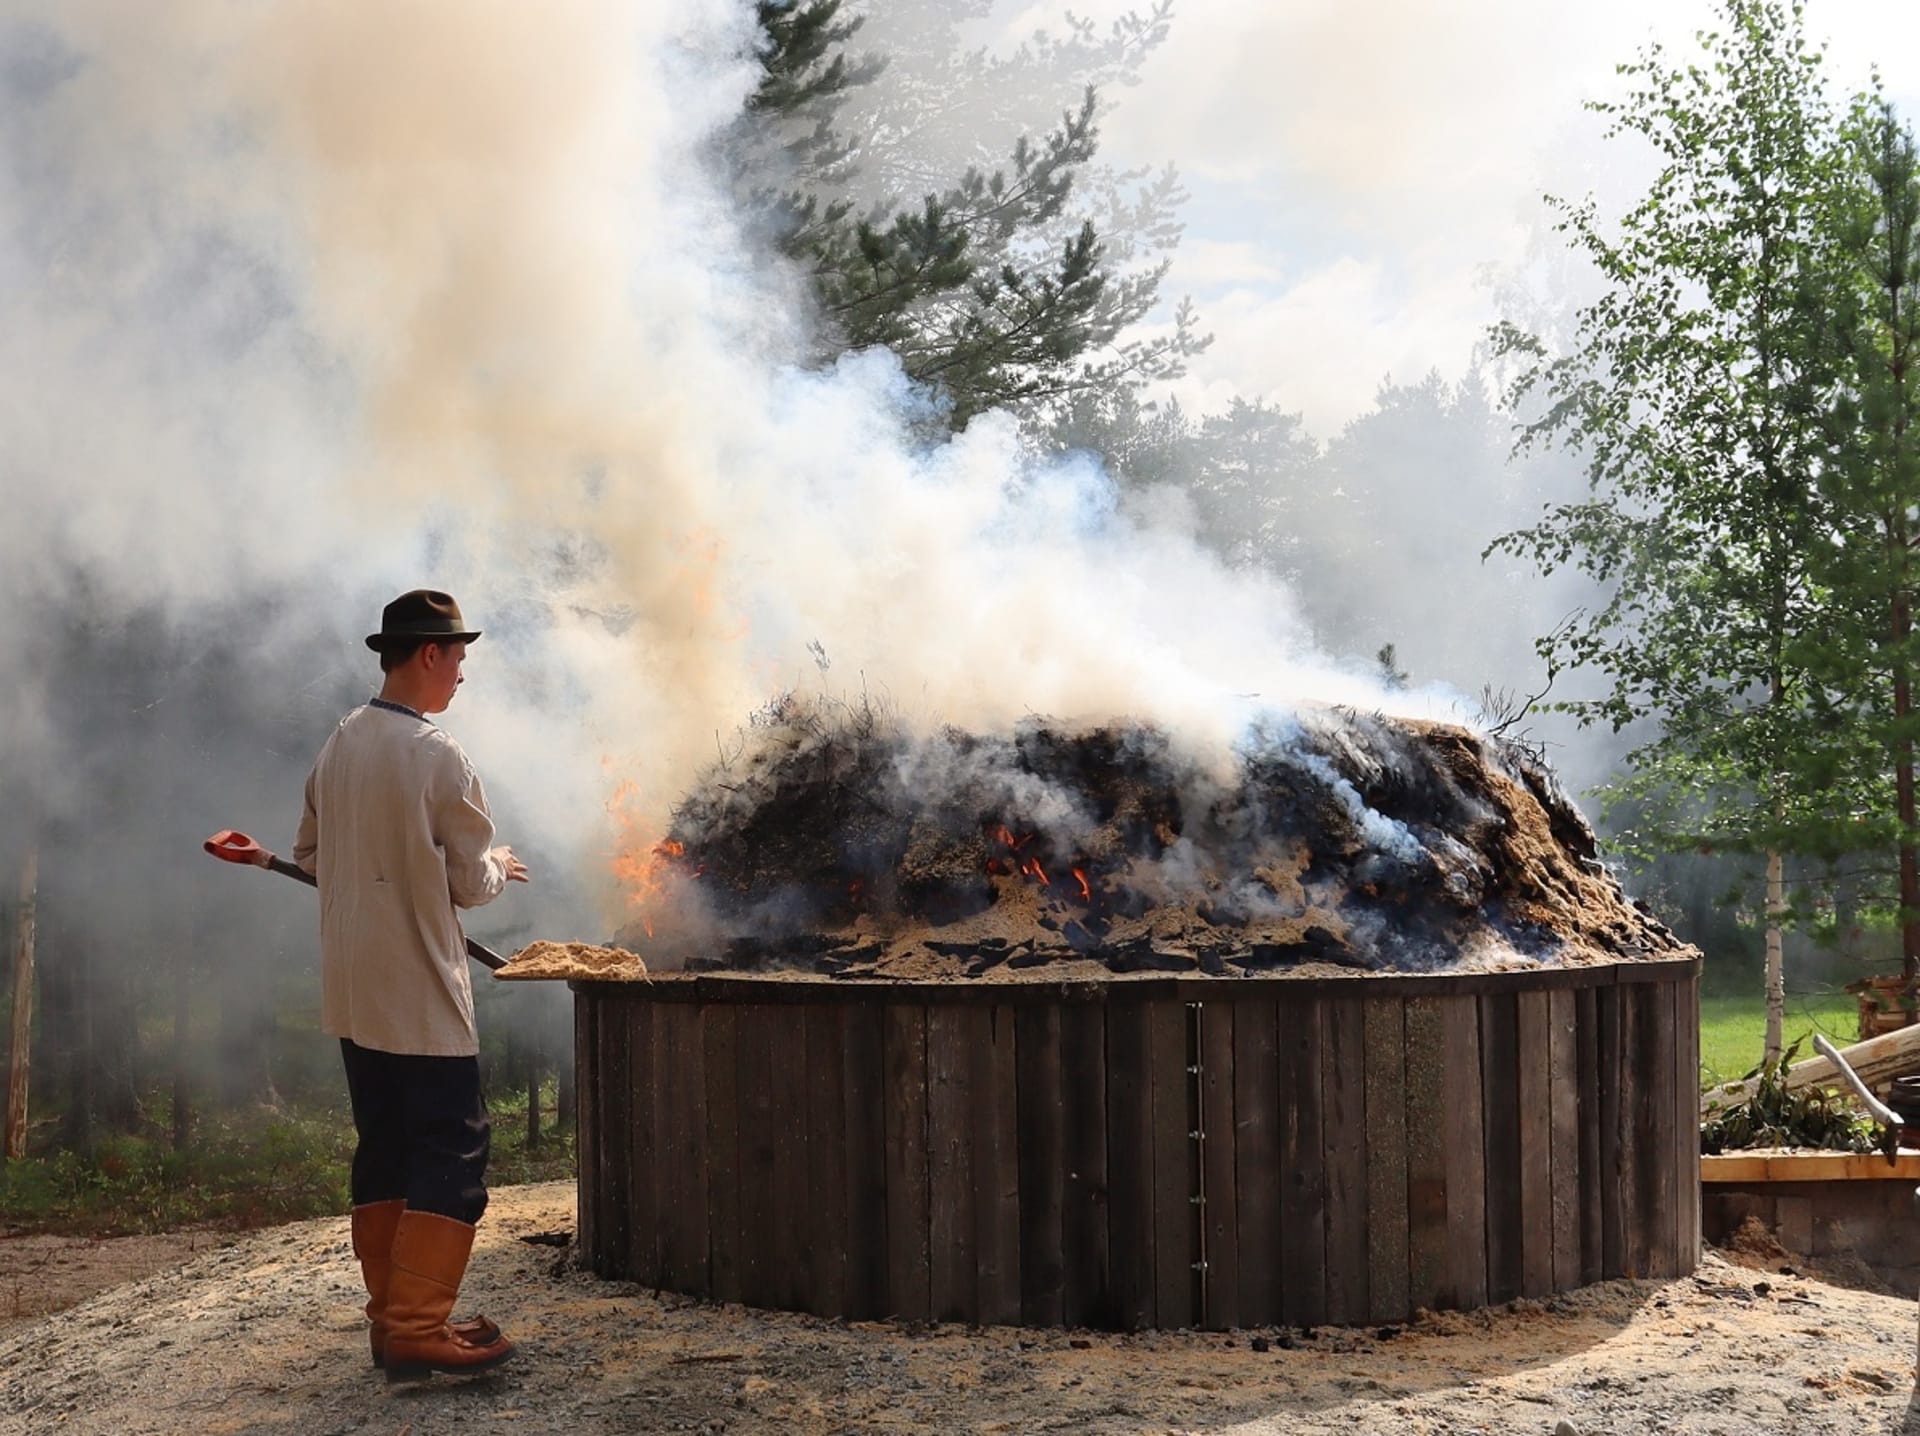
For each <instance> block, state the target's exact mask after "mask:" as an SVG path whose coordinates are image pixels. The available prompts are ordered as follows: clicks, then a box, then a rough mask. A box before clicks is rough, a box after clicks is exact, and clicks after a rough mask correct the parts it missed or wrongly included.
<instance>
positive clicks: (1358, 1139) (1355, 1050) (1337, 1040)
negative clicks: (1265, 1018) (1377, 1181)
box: [1320, 996, 1370, 1324]
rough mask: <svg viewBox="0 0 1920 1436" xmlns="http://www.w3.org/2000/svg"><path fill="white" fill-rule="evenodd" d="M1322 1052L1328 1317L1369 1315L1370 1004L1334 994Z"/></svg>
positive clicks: (1348, 1319)
mask: <svg viewBox="0 0 1920 1436" xmlns="http://www.w3.org/2000/svg"><path fill="white" fill-rule="evenodd" d="M1324 1026H1325V1029H1326V1039H1327V1040H1326V1047H1325V1049H1324V1050H1323V1052H1322V1054H1321V1077H1320V1081H1321V1091H1322V1103H1323V1107H1324V1110H1325V1113H1326V1122H1325V1131H1324V1132H1323V1133H1322V1134H1321V1145H1322V1148H1323V1149H1324V1151H1325V1153H1326V1163H1327V1320H1329V1321H1333V1322H1340V1323H1342V1324H1358V1323H1360V1322H1363V1321H1365V1320H1366V1319H1367V1312H1368V1310H1369V1307H1370V1302H1369V1300H1368V1297H1367V1267H1368V1255H1367V1248H1368V1229H1367V1007H1366V1003H1365V1002H1364V1001H1363V1000H1362V999H1361V998H1359V997H1357V996H1355V997H1346V998H1341V999H1338V1000H1330V1001H1328V1002H1327V1004H1326V1014H1325V1018H1324Z"/></svg>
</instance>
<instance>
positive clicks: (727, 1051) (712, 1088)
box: [702, 1006, 740, 1301]
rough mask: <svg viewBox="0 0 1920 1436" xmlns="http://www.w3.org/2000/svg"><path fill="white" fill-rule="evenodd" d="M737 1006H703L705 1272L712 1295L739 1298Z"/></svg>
mask: <svg viewBox="0 0 1920 1436" xmlns="http://www.w3.org/2000/svg"><path fill="white" fill-rule="evenodd" d="M739 1020H740V1015H739V1011H738V1009H736V1008H733V1007H723V1006H715V1007H711V1008H709V1009H707V1016H706V1024H705V1030H704V1032H703V1034H702V1042H703V1045H704V1046H705V1049H706V1062H705V1070H706V1079H707V1230H708V1273H709V1282H710V1286H711V1290H712V1292H713V1297H714V1299H715V1300H716V1301H739V1300H740V1165H739V1163H740V1155H739V1150H740V1149H739V1113H738V1108H739V1090H740V1084H739V1070H738V1062H739V1057H738V1052H739V1043H738V1041H737V1030H738V1023H739Z"/></svg>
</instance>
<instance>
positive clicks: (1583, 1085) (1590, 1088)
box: [1573, 988, 1606, 1286]
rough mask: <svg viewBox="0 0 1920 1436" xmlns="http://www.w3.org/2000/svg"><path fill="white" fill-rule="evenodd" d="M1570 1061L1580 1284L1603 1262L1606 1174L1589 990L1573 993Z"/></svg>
mask: <svg viewBox="0 0 1920 1436" xmlns="http://www.w3.org/2000/svg"><path fill="white" fill-rule="evenodd" d="M1573 1013H1574V1058H1575V1062H1576V1064H1577V1068H1576V1070H1577V1081H1578V1087H1579V1093H1578V1100H1579V1119H1578V1120H1579V1131H1580V1204H1579V1221H1580V1284H1581V1285H1582V1286H1590V1285H1592V1284H1593V1283H1594V1282H1596V1281H1599V1280H1600V1279H1601V1272H1602V1271H1603V1270H1604V1269H1605V1265H1606V1264H1605V1261H1604V1259H1603V1253H1602V1249H1601V1228H1602V1212H1603V1210H1604V1205H1603V1198H1602V1194H1601V1190H1600V1188H1601V1186H1602V1184H1603V1183H1604V1182H1605V1181H1606V1173H1605V1171H1604V1169H1603V1168H1602V1167H1601V1164H1600V1000H1599V997H1598V996H1597V995H1596V994H1595V992H1594V990H1593V989H1592V988H1585V989H1582V990H1580V991H1577V992H1575V993H1574V994H1573Z"/></svg>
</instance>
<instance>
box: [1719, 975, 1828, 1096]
mask: <svg viewBox="0 0 1920 1436" xmlns="http://www.w3.org/2000/svg"><path fill="white" fill-rule="evenodd" d="M1859 1026H1860V1018H1859V1011H1858V1008H1857V1007H1856V1006H1855V1003H1854V998H1853V994H1851V993H1848V992H1819V993H1805V994H1795V993H1788V994H1787V1010H1786V1021H1785V1025H1784V1028H1783V1029H1782V1037H1783V1040H1784V1041H1785V1043H1786V1044H1787V1046H1789V1047H1791V1046H1792V1045H1793V1044H1794V1043H1795V1042H1796V1041H1797V1042H1799V1043H1800V1052H1799V1054H1798V1057H1799V1058H1807V1057H1812V1056H1814V1055H1815V1053H1814V1050H1813V1041H1812V1034H1813V1033H1815V1032H1824V1033H1825V1034H1826V1035H1827V1037H1828V1038H1830V1039H1831V1040H1832V1041H1833V1042H1834V1043H1835V1044H1836V1045H1838V1046H1841V1047H1844V1046H1846V1045H1847V1044H1848V1043H1849V1042H1852V1041H1853V1040H1854V1038H1855V1036H1856V1034H1857V1033H1858V1031H1859ZM1766 1035H1767V1004H1766V999H1765V998H1764V997H1763V996H1762V995H1761V994H1760V993H1759V992H1758V991H1756V992H1755V993H1754V994H1753V995H1752V996H1751V997H1745V996H1742V997H1702V998H1701V999H1700V1081H1701V1083H1702V1084H1703V1085H1706V1084H1711V1083H1715V1082H1732V1081H1736V1080H1737V1079H1739V1078H1741V1077H1744V1076H1746V1075H1747V1073H1748V1072H1750V1071H1752V1070H1753V1069H1754V1068H1755V1067H1758V1066H1759V1065H1760V1057H1761V1053H1762V1051H1763V1049H1764V1047H1765V1045H1766Z"/></svg>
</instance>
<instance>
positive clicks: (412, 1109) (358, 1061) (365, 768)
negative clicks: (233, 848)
mask: <svg viewBox="0 0 1920 1436" xmlns="http://www.w3.org/2000/svg"><path fill="white" fill-rule="evenodd" d="M479 637H480V634H479V633H478V632H477V631H474V630H469V629H468V628H467V627H466V625H465V623H464V622H463V621H462V619H461V617H460V607H459V605H458V604H456V603H455V602H454V601H453V599H452V598H451V597H449V596H448V595H446V594H444V593H440V592H437V591H434V590H431V589H415V590H414V591H412V592H411V593H404V594H402V595H401V596H400V597H398V598H396V599H395V600H394V601H393V602H392V603H390V604H388V605H387V606H386V608H385V610H384V611H383V612H382V613H381V616H380V631H379V632H378V633H374V634H369V635H368V637H367V647H369V648H371V649H372V650H373V651H374V652H375V653H378V654H379V655H380V670H381V672H382V673H383V674H385V675H386V677H385V681H384V683H383V684H382V686H381V689H380V696H379V697H377V698H375V699H373V700H371V701H370V702H368V703H366V704H363V705H362V706H361V707H358V708H355V709H354V710H353V711H352V712H351V713H349V714H347V716H346V717H345V718H343V719H341V720H340V726H339V727H338V728H336V729H335V730H334V731H333V735H332V736H331V737H330V738H328V739H327V742H326V746H325V747H323V748H322V749H321V750H320V756H319V758H318V759H317V760H316V761H315V763H314V765H313V772H312V774H311V775H309V776H308V778H307V797H306V809H305V811H304V812H303V813H302V814H301V817H300V835H299V838H298V839H297V840H296V841H295V843H294V847H293V858H294V861H295V862H296V863H298V864H299V865H300V866H301V867H303V868H305V869H306V870H307V871H308V872H310V873H312V874H314V876H315V878H316V879H317V880H318V883H319V888H320V960H321V975H322V986H323V992H322V1000H321V1013H320V1022H321V1027H322V1028H323V1029H324V1030H325V1031H326V1032H327V1033H328V1035H330V1036H334V1037H338V1038H339V1039H340V1051H341V1055H342V1058H343V1060H344V1062H345V1064H346V1069H347V1092H348V1095H349V1097H350V1098H351V1100H352V1103H353V1124H354V1129H355V1131H356V1132H357V1133H358V1135H359V1143H358V1145H357V1147H356V1148H355V1150H354V1154H353V1174H352V1191H353V1250H354V1255H355V1256H356V1257H358V1258H359V1260H360V1269H361V1273H362V1275H363V1276H364V1277H365V1278H366V1284H367V1317H368V1319H369V1320H370V1321H371V1322H372V1324H373V1326H372V1332H371V1338H372V1343H373V1361H374V1365H376V1366H384V1367H385V1369H386V1374H387V1380H388V1381H409V1380H418V1379H420V1378H422V1377H426V1376H429V1375H431V1374H432V1373H433V1372H436V1371H442V1372H451V1373H456V1374H460V1373H467V1372H475V1371H484V1370H487V1369H488V1368H490V1367H494V1366H498V1365H499V1364H500V1363H501V1362H503V1361H505V1360H506V1359H507V1358H508V1357H510V1356H511V1355H512V1354H513V1349H514V1348H513V1344H512V1343H511V1342H509V1341H508V1340H507V1339H506V1338H505V1337H504V1336H502V1335H501V1334H500V1330H499V1328H498V1327H496V1326H495V1325H494V1324H493V1323H492V1322H490V1321H488V1320H487V1319H486V1318H485V1317H477V1318H473V1319H470V1320H467V1321H461V1322H450V1320H449V1318H450V1317H451V1315H452V1312H453V1303H454V1300H455V1298H456V1296H457V1295H458V1293H459V1290H460V1280H461V1278H462V1277H463V1276H464V1275H465V1273H466V1268H467V1258H468V1256H469V1255H470V1254H471V1252H472V1250H473V1238H474V1224H475V1223H476V1222H478V1221H479V1220H480V1214H481V1212H483V1211H484V1210H485V1209H486V1205H487V1189H486V1182H485V1174H486V1166H487V1150H488V1141H489V1136H490V1131H491V1128H490V1125H489V1123H488V1120H487V1111H486V1106H485V1103H484V1102H483V1101H482V1099H481V1095H480V1069H479V1062H478V1053H479V1050H480V1044H479V1035H478V1032H477V1031H476V1029H475V1027H474V1022H473V988H472V985H471V982H470V980H469V977H468V974H467V957H466V947H465V943H466V939H465V936H464V934H463V933H462V932H461V930H460V920H459V918H458V916H457V915H456V912H455V909H456V908H470V907H478V906H480V905H481V904H482V903H487V902H491V901H493V899H494V898H496V897H498V896H499V895H500V893H501V891H502V890H503V889H504V888H505V887H506V885H507V884H508V883H509V882H525V881H527V869H526V868H525V866H524V865H522V864H521V862H520V861H519V859H517V858H516V857H514V855H513V850H512V849H511V848H507V847H495V846H494V842H493V837H494V833H493V819H492V818H491V816H490V815H489V814H488V811H487V798H486V794H485V792H484V791H483V790H482V789H481V786H480V775H479V774H478V773H476V772H475V771H474V769H473V764H472V763H470V762H469V761H468V760H467V755H466V754H465V753H464V752H462V751H461V749H460V745H459V744H458V743H456V742H454V740H453V739H452V738H450V737H448V736H447V735H446V734H445V733H442V732H441V731H440V730H439V729H438V728H436V727H434V725H433V724H432V723H431V722H429V721H428V715H429V714H432V713H442V712H445V711H446V708H447V705H448V704H450V703H451V702H452V701H453V695H454V691H455V690H456V689H458V688H459V686H460V684H461V683H462V682H463V681H464V679H463V678H462V675H461V671H460V670H461V665H462V663H463V662H464V660H465V658H466V652H467V645H468V644H470V643H472V642H473V641H474V640H475V639H477V638H479Z"/></svg>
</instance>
